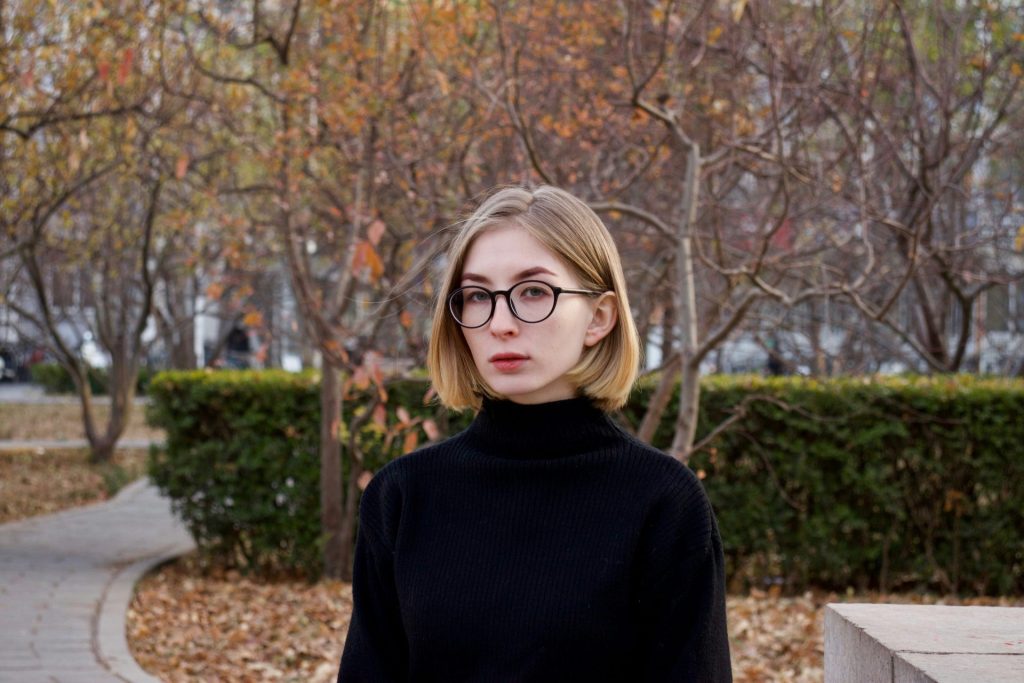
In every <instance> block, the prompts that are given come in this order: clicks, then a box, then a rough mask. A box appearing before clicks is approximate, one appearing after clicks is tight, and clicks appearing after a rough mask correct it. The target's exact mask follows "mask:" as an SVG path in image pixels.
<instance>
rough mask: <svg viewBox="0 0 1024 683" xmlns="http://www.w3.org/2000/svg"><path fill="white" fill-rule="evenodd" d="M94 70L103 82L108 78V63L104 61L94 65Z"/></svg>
mask: <svg viewBox="0 0 1024 683" xmlns="http://www.w3.org/2000/svg"><path fill="white" fill-rule="evenodd" d="M96 70H97V71H98V72H99V74H100V80H102V81H105V80H107V79H109V78H110V62H108V61H106V60H104V61H102V62H100V63H99V64H97V65H96Z"/></svg>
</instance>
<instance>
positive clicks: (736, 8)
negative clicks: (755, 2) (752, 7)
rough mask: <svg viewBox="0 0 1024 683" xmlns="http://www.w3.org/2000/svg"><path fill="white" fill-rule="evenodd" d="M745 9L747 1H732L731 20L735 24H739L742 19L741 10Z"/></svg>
mask: <svg viewBox="0 0 1024 683" xmlns="http://www.w3.org/2000/svg"><path fill="white" fill-rule="evenodd" d="M746 8H747V0H733V3H732V20H733V22H735V23H739V21H740V19H742V18H743V10H745V9H746Z"/></svg>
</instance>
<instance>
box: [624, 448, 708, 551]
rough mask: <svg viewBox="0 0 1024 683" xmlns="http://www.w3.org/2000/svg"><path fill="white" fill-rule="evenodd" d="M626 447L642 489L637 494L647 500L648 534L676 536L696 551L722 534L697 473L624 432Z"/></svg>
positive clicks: (633, 470)
mask: <svg viewBox="0 0 1024 683" xmlns="http://www.w3.org/2000/svg"><path fill="white" fill-rule="evenodd" d="M623 448H624V450H625V453H626V455H627V457H628V458H629V460H630V474H631V476H632V480H633V482H634V483H635V486H637V487H638V488H637V490H636V491H635V492H634V495H635V496H636V497H637V498H639V499H643V500H645V501H646V514H645V521H644V527H645V531H646V533H645V535H653V536H655V537H662V538H665V537H669V536H673V537H675V539H676V541H678V542H682V543H685V544H686V545H689V546H690V547H692V548H701V547H706V546H708V545H709V544H710V542H711V540H712V538H713V537H714V536H715V535H716V534H717V533H718V532H717V522H716V521H715V515H714V511H713V510H712V508H711V502H710V500H709V499H708V496H707V493H706V492H705V490H704V485H703V483H701V480H700V479H699V478H698V477H697V475H696V473H694V471H693V470H691V469H690V468H689V467H688V466H686V465H684V464H683V463H681V462H680V461H678V460H676V459H675V458H673V457H672V456H670V455H668V454H666V453H665V452H663V451H660V450H658V449H656V448H654V447H653V446H651V445H649V444H646V443H643V442H642V441H640V440H639V439H637V438H635V437H633V436H632V435H630V434H628V433H623Z"/></svg>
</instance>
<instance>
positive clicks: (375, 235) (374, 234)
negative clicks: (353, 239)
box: [366, 219, 386, 247]
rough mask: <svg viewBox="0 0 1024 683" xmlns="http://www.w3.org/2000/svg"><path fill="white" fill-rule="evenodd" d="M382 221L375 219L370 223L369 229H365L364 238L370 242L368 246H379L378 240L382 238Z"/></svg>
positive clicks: (383, 228) (383, 227)
mask: <svg viewBox="0 0 1024 683" xmlns="http://www.w3.org/2000/svg"><path fill="white" fill-rule="evenodd" d="M385 229H386V228H385V226H384V221H382V220H380V219H377V220H375V221H374V222H372V223H370V227H368V228H367V229H366V238H367V239H368V240H369V241H370V244H372V245H373V246H375V247H376V246H377V245H378V244H380V238H381V237H383V236H384V230H385Z"/></svg>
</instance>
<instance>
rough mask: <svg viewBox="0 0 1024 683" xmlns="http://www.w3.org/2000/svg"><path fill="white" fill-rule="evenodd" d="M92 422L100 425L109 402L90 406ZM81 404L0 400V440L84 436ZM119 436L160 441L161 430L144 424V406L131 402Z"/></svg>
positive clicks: (72, 401)
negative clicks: (1, 401)
mask: <svg viewBox="0 0 1024 683" xmlns="http://www.w3.org/2000/svg"><path fill="white" fill-rule="evenodd" d="M93 411H94V416H95V419H96V424H98V425H101V426H104V425H106V424H107V420H108V419H109V417H110V403H109V402H107V403H105V402H102V401H96V403H95V404H94V405H93ZM84 438H85V427H84V426H83V424H82V407H81V405H80V404H79V403H78V402H77V401H74V400H66V401H64V402H60V403H4V404H2V405H0V439H11V440H16V441H28V440H32V439H84ZM121 438H122V439H153V440H162V439H163V438H164V431H163V430H162V429H156V428H154V427H150V426H149V425H147V424H146V409H145V406H142V405H133V406H132V410H131V413H129V415H128V424H127V425H126V426H125V430H124V434H123V435H122V436H121Z"/></svg>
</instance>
